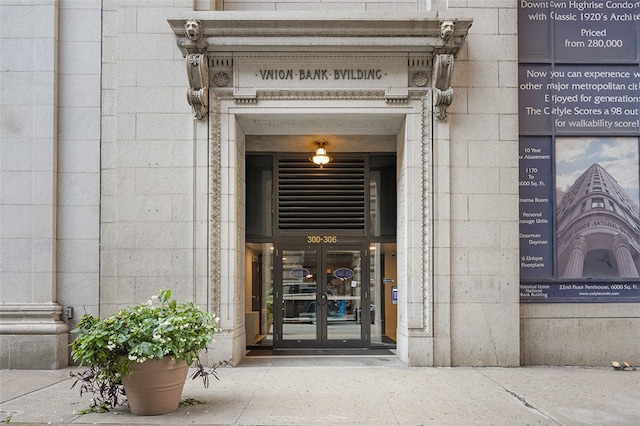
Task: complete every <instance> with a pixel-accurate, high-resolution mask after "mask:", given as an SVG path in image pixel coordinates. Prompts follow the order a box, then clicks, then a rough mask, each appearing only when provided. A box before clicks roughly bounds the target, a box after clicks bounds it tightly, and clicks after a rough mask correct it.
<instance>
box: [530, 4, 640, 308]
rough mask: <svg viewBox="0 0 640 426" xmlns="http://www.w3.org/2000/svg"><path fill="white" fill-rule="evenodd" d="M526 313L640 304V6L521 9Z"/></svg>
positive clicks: (543, 6) (553, 6) (617, 5)
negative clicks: (549, 307) (531, 307)
mask: <svg viewBox="0 0 640 426" xmlns="http://www.w3.org/2000/svg"><path fill="white" fill-rule="evenodd" d="M518 28H519V46H518V47H519V69H518V73H519V81H518V84H519V120H520V122H519V125H520V126H519V127H520V152H519V158H520V176H519V178H520V182H519V183H520V281H521V282H520V301H521V302H522V303H535V302H538V303H540V302H542V303H554V302H555V303H603V302H614V303H615V302H619V303H629V302H640V274H639V272H640V207H639V206H640V185H639V181H640V178H639V177H640V166H639V162H640V43H639V40H640V37H639V34H640V2H634V1H624V0H620V1H614V0H605V1H602V0H592V1H566V2H565V1H525V0H521V1H519V3H518Z"/></svg>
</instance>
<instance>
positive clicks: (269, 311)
mask: <svg viewBox="0 0 640 426" xmlns="http://www.w3.org/2000/svg"><path fill="white" fill-rule="evenodd" d="M245 250H246V256H245V258H246V265H245V271H246V288H245V328H246V331H247V346H272V345H273V245H272V244H268V243H250V244H247V245H246V248H245Z"/></svg>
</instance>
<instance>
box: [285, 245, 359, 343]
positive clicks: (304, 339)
mask: <svg viewBox="0 0 640 426" xmlns="http://www.w3.org/2000/svg"><path fill="white" fill-rule="evenodd" d="M275 266H276V268H275V271H274V272H275V274H274V278H275V282H274V286H273V307H274V324H273V326H274V329H273V331H274V336H273V337H274V342H273V345H274V348H275V349H277V348H364V347H367V346H368V335H369V324H370V321H371V317H370V315H371V314H370V312H369V308H367V309H363V307H369V306H370V303H369V277H368V275H369V274H368V270H369V269H368V258H367V252H366V247H365V246H363V245H362V246H361V245H349V246H336V245H322V244H318V245H312V246H293V245H281V246H279V247H278V248H277V250H276V259H275Z"/></svg>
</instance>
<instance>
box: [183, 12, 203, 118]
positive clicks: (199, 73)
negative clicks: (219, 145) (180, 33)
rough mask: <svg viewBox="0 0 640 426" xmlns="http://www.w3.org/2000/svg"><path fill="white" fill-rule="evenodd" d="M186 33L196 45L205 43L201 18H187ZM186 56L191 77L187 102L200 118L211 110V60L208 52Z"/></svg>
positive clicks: (189, 76) (194, 113)
mask: <svg viewBox="0 0 640 426" xmlns="http://www.w3.org/2000/svg"><path fill="white" fill-rule="evenodd" d="M184 33H185V35H186V36H187V38H188V39H189V40H190V41H191V42H193V43H195V44H196V46H198V45H201V44H202V43H203V34H202V24H201V22H200V20H198V19H189V20H187V21H186V22H185V24H184ZM185 58H186V62H187V77H188V78H189V88H188V89H187V102H189V105H191V108H193V115H194V116H195V117H196V119H198V120H200V119H202V118H203V117H205V116H206V115H207V112H208V111H209V60H208V57H207V54H206V53H188V54H187V55H186V57H185Z"/></svg>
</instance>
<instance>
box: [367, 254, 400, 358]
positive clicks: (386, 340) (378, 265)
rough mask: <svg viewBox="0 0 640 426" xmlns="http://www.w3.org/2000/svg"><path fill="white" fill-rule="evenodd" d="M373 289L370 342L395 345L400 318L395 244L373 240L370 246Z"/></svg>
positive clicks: (372, 343)
mask: <svg viewBox="0 0 640 426" xmlns="http://www.w3.org/2000/svg"><path fill="white" fill-rule="evenodd" d="M369 265H370V268H371V273H370V275H369V277H370V278H369V280H370V291H371V306H370V312H371V345H372V346H385V347H389V346H394V345H395V342H396V328H397V324H398V323H397V318H398V305H397V304H396V303H397V299H396V298H394V289H397V286H398V283H397V269H396V268H397V262H396V244H391V243H374V244H371V245H370V246H369Z"/></svg>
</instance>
